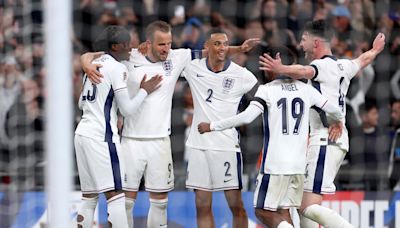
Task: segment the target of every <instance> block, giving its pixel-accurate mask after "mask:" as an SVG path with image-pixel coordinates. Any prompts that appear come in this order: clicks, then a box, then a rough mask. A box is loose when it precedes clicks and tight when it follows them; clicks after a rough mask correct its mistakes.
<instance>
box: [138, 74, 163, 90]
mask: <svg viewBox="0 0 400 228" xmlns="http://www.w3.org/2000/svg"><path fill="white" fill-rule="evenodd" d="M146 79H147V75H146V74H145V75H144V77H143V79H142V81H141V82H140V88H142V89H144V90H146V92H147V94H150V93H152V92H153V91H155V90H156V89H158V88H160V86H161V81H162V80H163V78H162V75H160V74H156V75H154V76H153V77H152V78H151V79H150V80H148V81H146Z"/></svg>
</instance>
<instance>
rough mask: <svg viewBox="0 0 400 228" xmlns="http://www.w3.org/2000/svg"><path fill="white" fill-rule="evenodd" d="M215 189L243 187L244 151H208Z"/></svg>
mask: <svg viewBox="0 0 400 228" xmlns="http://www.w3.org/2000/svg"><path fill="white" fill-rule="evenodd" d="M206 156H207V162H208V164H209V167H210V173H211V181H212V183H213V187H214V190H229V189H239V190H240V189H242V169H243V162H242V153H240V152H221V151H207V152H206Z"/></svg>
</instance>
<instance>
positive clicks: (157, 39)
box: [147, 30, 172, 62]
mask: <svg viewBox="0 0 400 228" xmlns="http://www.w3.org/2000/svg"><path fill="white" fill-rule="evenodd" d="M147 42H148V45H149V46H150V48H149V50H150V53H149V54H150V57H151V58H152V60H154V61H156V62H159V61H165V60H166V59H167V57H168V53H169V50H171V44H172V34H171V32H161V31H158V30H157V31H155V32H154V34H153V40H152V41H151V40H147Z"/></svg>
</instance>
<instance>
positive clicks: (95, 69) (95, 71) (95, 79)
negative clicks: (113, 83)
mask: <svg viewBox="0 0 400 228" xmlns="http://www.w3.org/2000/svg"><path fill="white" fill-rule="evenodd" d="M103 54H104V52H102V51H100V52H93V53H90V52H89V53H86V54H84V55H82V56H81V64H82V69H83V71H84V72H85V73H86V75H87V77H88V78H89V80H90V81H91V82H92V83H93V84H99V83H100V82H101V78H102V77H103V75H102V74H101V73H100V71H99V68H101V67H102V65H101V64H92V63H91V62H92V61H93V60H94V59H96V58H98V57H100V56H101V55H103Z"/></svg>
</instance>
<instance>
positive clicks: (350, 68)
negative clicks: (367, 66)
mask: <svg viewBox="0 0 400 228" xmlns="http://www.w3.org/2000/svg"><path fill="white" fill-rule="evenodd" d="M345 63H346V73H347V77H348V78H349V79H352V78H354V76H356V74H357V73H358V71H360V65H359V64H358V63H357V61H354V60H347V61H345Z"/></svg>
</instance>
